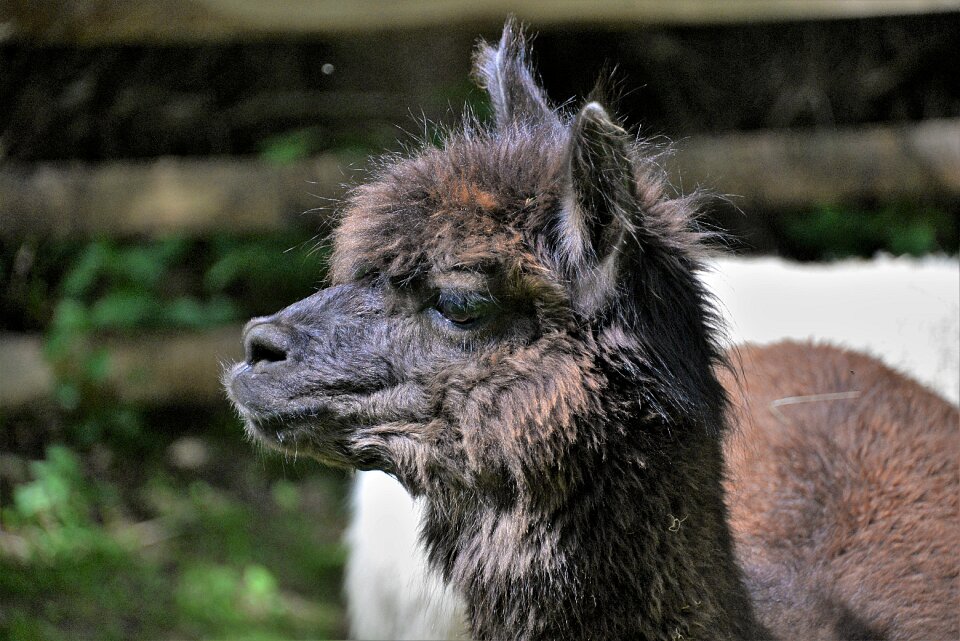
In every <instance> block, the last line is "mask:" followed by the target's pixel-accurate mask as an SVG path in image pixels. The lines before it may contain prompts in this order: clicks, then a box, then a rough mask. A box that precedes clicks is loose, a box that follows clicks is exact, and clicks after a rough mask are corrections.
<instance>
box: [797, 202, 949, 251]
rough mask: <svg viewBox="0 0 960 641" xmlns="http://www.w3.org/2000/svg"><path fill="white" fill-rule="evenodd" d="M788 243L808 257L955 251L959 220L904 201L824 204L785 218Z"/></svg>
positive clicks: (947, 214) (944, 212) (946, 213)
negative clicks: (871, 206)
mask: <svg viewBox="0 0 960 641" xmlns="http://www.w3.org/2000/svg"><path fill="white" fill-rule="evenodd" d="M782 231H783V233H784V235H785V241H784V242H785V243H786V244H787V245H788V246H790V247H792V248H793V251H794V253H796V254H798V255H799V257H801V258H807V259H824V258H827V259H832V258H845V257H851V256H862V257H870V256H873V255H874V254H876V253H877V252H879V251H884V252H887V253H890V254H894V255H903V254H907V255H911V256H922V255H924V254H929V253H933V252H943V253H951V254H953V253H956V252H957V244H958V233H960V229H958V227H957V219H956V216H955V215H952V214H950V213H948V212H946V211H943V210H940V209H934V208H929V207H926V208H925V207H917V206H911V205H906V204H893V205H888V206H886V207H884V208H882V209H879V210H859V209H850V208H841V207H836V206H823V207H820V208H819V209H816V210H814V211H812V212H804V213H802V214H795V215H790V216H785V217H784V225H783V230H782Z"/></svg>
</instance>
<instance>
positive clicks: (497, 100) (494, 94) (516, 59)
mask: <svg viewBox="0 0 960 641" xmlns="http://www.w3.org/2000/svg"><path fill="white" fill-rule="evenodd" d="M473 75H474V78H475V79H476V81H477V84H479V85H480V87H481V88H483V89H485V90H486V91H487V93H488V94H490V102H491V103H492V105H493V114H494V118H495V120H496V123H497V127H500V128H502V127H505V126H508V125H510V124H511V123H516V122H534V123H536V122H545V121H554V122H558V120H557V116H556V114H555V113H554V112H553V110H552V109H551V108H550V104H549V103H548V102H547V98H546V96H545V95H544V92H543V89H541V88H540V85H538V84H537V81H536V80H535V79H534V77H533V72H532V71H531V69H530V67H529V65H528V64H527V51H526V42H525V41H524V38H523V29H522V28H521V27H520V26H519V25H518V24H517V22H516V19H514V18H513V17H511V18H509V19H508V20H507V23H506V24H505V25H504V26H503V35H502V36H500V43H499V44H498V45H497V46H496V47H493V46H491V45H489V44H488V43H486V42H484V43H482V44H481V45H480V47H479V48H478V49H477V52H476V53H475V54H474V58H473Z"/></svg>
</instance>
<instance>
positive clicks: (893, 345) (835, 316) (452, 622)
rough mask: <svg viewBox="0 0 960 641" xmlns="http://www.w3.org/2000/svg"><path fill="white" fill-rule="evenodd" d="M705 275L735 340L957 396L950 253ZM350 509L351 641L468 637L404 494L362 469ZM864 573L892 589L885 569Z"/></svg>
mask: <svg viewBox="0 0 960 641" xmlns="http://www.w3.org/2000/svg"><path fill="white" fill-rule="evenodd" d="M703 279H704V281H705V282H706V284H707V286H708V288H709V290H710V291H711V292H712V293H713V294H714V295H715V296H716V297H717V300H718V307H719V309H720V310H721V311H722V312H723V313H724V315H725V322H726V325H727V327H728V333H727V338H728V340H730V341H731V342H732V344H741V343H744V342H751V343H766V344H769V343H770V342H777V341H781V340H784V339H794V340H815V341H819V342H823V341H826V342H828V343H830V344H834V345H841V346H844V347H847V348H853V349H857V350H861V351H864V352H866V353H869V354H873V355H875V356H877V357H880V358H882V360H883V362H884V363H886V364H888V365H889V366H891V367H894V368H895V369H897V370H899V371H901V372H904V373H906V374H909V375H910V376H911V377H913V378H915V379H916V380H918V381H920V382H922V383H923V384H924V385H927V386H929V387H930V389H933V390H935V391H937V392H938V393H939V394H941V395H942V396H944V397H945V398H946V399H948V400H949V401H950V402H952V403H953V404H957V402H958V400H960V398H958V397H960V338H958V337H960V267H958V264H957V261H956V259H948V258H926V259H923V260H913V259H906V258H889V257H880V258H877V259H875V260H872V261H844V262H840V263H832V264H827V265H807V264H804V265H801V264H791V263H789V262H785V261H783V260H781V259H776V258H770V257H767V258H728V257H724V258H719V259H716V260H714V261H711V265H710V268H709V269H708V270H707V271H706V272H705V273H704V274H703ZM927 482H928V481H923V484H926V483H927ZM733 490H734V491H735V488H733ZM351 504H352V517H351V523H350V527H349V529H348V531H347V535H346V541H347V544H348V546H349V548H350V558H349V562H348V566H347V573H346V577H345V582H346V595H347V605H348V611H349V616H350V630H351V633H352V637H353V638H357V639H386V638H390V639H465V638H468V632H467V630H466V618H465V614H464V613H465V607H464V604H463V599H462V598H461V597H460V596H459V595H458V594H456V592H455V591H454V590H453V588H452V587H451V586H450V585H448V584H445V583H444V582H443V581H442V578H441V577H440V575H439V573H436V572H434V571H432V570H430V569H429V567H428V564H427V559H426V556H425V555H424V552H423V549H422V547H421V546H420V544H419V542H418V541H417V533H418V532H419V527H420V519H421V512H420V510H419V509H418V507H417V504H416V503H415V502H414V500H413V499H412V498H411V497H410V495H409V494H407V493H406V491H405V490H404V489H403V488H402V486H400V485H399V483H397V482H396V481H395V480H394V479H392V478H390V477H389V476H387V475H385V474H382V473H379V472H362V473H360V474H358V475H357V476H356V481H355V482H354V487H353V491H352V499H351ZM872 580H873V582H877V581H880V580H884V581H890V582H891V584H892V585H897V584H898V581H897V577H895V576H890V575H889V574H887V575H886V576H874V577H872ZM891 611H893V612H896V611H897V608H891Z"/></svg>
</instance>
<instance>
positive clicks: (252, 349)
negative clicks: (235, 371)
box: [243, 323, 290, 365]
mask: <svg viewBox="0 0 960 641" xmlns="http://www.w3.org/2000/svg"><path fill="white" fill-rule="evenodd" d="M243 347H244V351H245V354H246V361H247V363H248V364H250V365H256V364H257V363H264V362H265V363H277V362H280V361H285V360H287V353H288V351H289V349H290V339H289V336H288V334H287V333H286V332H285V331H284V330H283V329H281V328H279V327H277V326H276V325H273V324H270V323H259V324H257V325H254V326H253V327H250V328H249V329H247V331H246V332H244V335H243Z"/></svg>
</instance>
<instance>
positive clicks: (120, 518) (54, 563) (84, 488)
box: [0, 443, 343, 640]
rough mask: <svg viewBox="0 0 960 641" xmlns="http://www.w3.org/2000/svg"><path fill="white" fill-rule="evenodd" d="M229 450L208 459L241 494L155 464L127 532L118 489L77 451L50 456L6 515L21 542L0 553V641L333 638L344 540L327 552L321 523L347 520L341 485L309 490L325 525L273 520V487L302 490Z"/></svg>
mask: <svg viewBox="0 0 960 641" xmlns="http://www.w3.org/2000/svg"><path fill="white" fill-rule="evenodd" d="M224 447H225V448H226V449H224V450H222V451H217V452H213V453H212V455H213V456H214V459H215V460H223V461H230V464H231V465H234V466H235V467H236V468H237V469H236V470H235V472H236V476H235V478H236V480H237V482H238V483H239V485H236V484H223V483H222V482H220V483H214V482H213V481H214V478H212V477H211V478H198V477H197V476H196V475H178V474H170V473H169V471H165V470H164V466H163V464H162V461H160V460H151V461H149V462H148V463H147V469H143V470H141V472H142V476H143V478H145V481H144V482H143V483H142V484H141V485H140V486H139V487H140V488H141V489H140V490H139V501H136V508H135V509H136V511H137V512H138V513H140V515H141V516H139V518H140V519H141V521H140V522H134V521H132V520H131V517H132V516H133V515H132V514H131V513H130V507H129V505H130V499H131V497H129V496H128V497H124V496H122V492H119V491H117V488H118V487H119V486H118V483H117V481H118V479H117V478H98V477H97V476H96V475H94V474H93V473H92V472H91V470H90V469H88V468H87V467H85V465H84V463H83V459H82V458H81V457H80V456H79V455H78V454H77V453H75V452H74V451H71V450H70V449H68V448H66V447H63V446H53V447H50V448H49V449H48V451H47V455H46V458H45V459H44V460H40V461H35V462H33V463H31V465H30V479H29V480H28V481H26V482H24V483H21V484H19V485H17V486H15V487H14V491H13V500H12V501H11V502H10V505H9V506H7V507H4V508H3V509H2V511H0V522H2V531H3V533H4V535H5V536H6V537H7V539H8V540H14V541H18V542H20V545H19V551H18V553H17V554H16V555H5V554H0V600H2V602H3V603H4V609H3V614H2V616H0V638H10V639H50V640H61V639H63V640H67V639H88V638H90V639H93V638H96V639H108V640H109V639H130V638H145V639H149V638H171V637H176V638H185V639H207V638H230V639H243V638H250V639H294V638H326V637H329V636H336V635H338V626H339V620H340V615H339V606H338V605H336V600H337V592H338V588H339V580H340V575H339V572H340V567H341V566H342V561H343V554H342V551H341V550H340V547H339V544H338V543H337V538H338V537H337V536H336V535H335V534H334V533H333V532H334V531H335V530H336V528H334V529H333V530H332V531H331V535H329V536H324V537H322V538H320V539H318V537H317V528H316V523H317V520H318V519H319V521H320V522H324V521H329V520H330V519H335V520H336V522H338V523H339V522H341V521H342V514H341V513H340V512H339V508H338V507H337V506H338V503H337V501H336V499H335V497H337V496H339V495H340V494H341V493H342V492H343V487H342V485H341V484H340V482H339V481H336V482H332V483H331V482H329V481H325V480H323V478H322V477H317V476H314V478H315V479H316V480H314V481H310V480H309V479H307V480H306V481H303V482H304V483H305V485H303V488H305V489H306V491H308V492H309V493H310V494H311V497H312V498H311V503H312V504H313V505H318V504H319V505H324V506H326V507H324V508H323V509H322V511H320V512H318V511H317V510H316V508H313V509H310V508H306V509H304V506H302V505H301V506H300V509H298V510H290V509H286V508H282V507H278V506H275V505H274V503H273V501H272V500H270V497H271V496H273V495H275V494H277V492H278V490H276V488H275V487H272V486H273V485H277V484H279V485H278V487H280V488H286V489H280V490H279V493H280V494H283V493H284V492H286V493H287V494H289V493H290V491H291V490H293V492H294V493H295V494H297V495H299V494H300V493H301V492H303V491H304V489H301V488H300V487H299V486H294V485H293V484H292V482H291V481H277V482H274V481H272V480H270V479H269V478H268V477H267V475H265V474H263V471H264V470H263V465H262V464H261V463H259V462H257V461H256V460H255V458H254V457H252V456H247V457H246V458H244V457H243V456H238V453H239V452H243V451H244V450H243V449H242V448H244V447H245V444H243V443H230V444H229V445H226V446H224ZM120 464H121V465H123V464H124V462H123V461H120ZM258 472H259V473H258ZM314 475H316V470H314ZM251 493H252V495H253V496H260V497H263V499H265V500H264V501H262V502H260V501H255V500H251V496H250V494H251ZM288 498H289V497H288ZM281 513H282V515H283V517H282V519H280V518H278V517H279V516H280V514H281Z"/></svg>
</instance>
